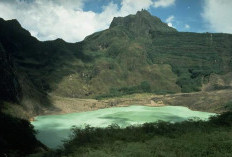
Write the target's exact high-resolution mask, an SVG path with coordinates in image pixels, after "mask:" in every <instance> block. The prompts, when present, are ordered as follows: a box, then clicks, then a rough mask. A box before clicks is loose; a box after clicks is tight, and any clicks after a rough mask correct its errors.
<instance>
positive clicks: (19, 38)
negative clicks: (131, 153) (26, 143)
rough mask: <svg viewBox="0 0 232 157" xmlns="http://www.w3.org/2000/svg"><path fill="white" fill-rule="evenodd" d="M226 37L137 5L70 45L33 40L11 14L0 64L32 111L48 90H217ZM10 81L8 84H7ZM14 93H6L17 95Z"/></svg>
mask: <svg viewBox="0 0 232 157" xmlns="http://www.w3.org/2000/svg"><path fill="white" fill-rule="evenodd" d="M231 41H232V35H229V34H212V33H202V34H199V33H184V32H177V31H176V30H175V29H174V28H171V27H169V26H168V25H167V24H165V23H163V22H162V21H161V20H160V19H159V18H157V17H154V16H151V15H150V14H149V12H147V11H145V10H142V11H139V12H138V13H137V14H136V15H129V16H127V17H118V18H114V20H113V21H112V23H111V25H110V28H109V29H107V30H104V31H101V32H97V33H94V34H92V35H90V36H88V37H86V38H85V40H84V41H82V42H79V43H74V44H70V43H66V42H65V41H63V40H62V39H57V40H54V41H46V42H40V41H38V40H37V39H35V38H34V37H32V36H31V35H30V33H29V32H28V31H26V30H24V29H23V28H22V27H21V26H20V24H19V23H18V22H17V21H16V20H10V21H4V20H3V19H0V44H1V45H2V46H1V47H2V48H1V53H2V52H4V54H7V55H9V56H11V57H10V60H11V61H10V62H12V66H10V64H11V63H10V62H9V63H7V64H5V65H8V64H9V67H12V68H11V69H13V70H12V71H13V72H12V74H11V75H12V76H11V75H10V76H11V78H15V79H16V80H18V82H19V83H18V84H19V88H18V86H17V92H16V93H18V94H16V95H17V96H20V97H21V99H20V103H21V104H22V105H24V106H25V108H27V109H28V110H30V111H31V110H33V112H34V113H36V112H39V110H40V106H41V105H44V106H46V105H49V104H51V103H52V102H50V100H49V96H48V94H49V93H52V94H55V95H58V96H61V97H64V96H65V97H77V98H102V97H112V96H120V95H124V94H131V93H142V92H153V93H158V94H160V93H164V94H165V93H177V92H194V91H200V90H202V85H204V84H208V85H207V88H205V87H206V86H204V90H208V89H210V90H215V89H218V88H217V85H216V84H215V83H213V82H212V79H211V78H212V76H213V75H215V74H216V75H217V77H218V78H219V80H220V78H221V77H224V76H223V75H226V74H228V76H230V75H229V72H231V71H232V42H231ZM5 65H1V67H4V66H5ZM3 69H5V68H3ZM1 73H4V72H1ZM4 75H5V74H4ZM226 76H227V75H226ZM10 80H12V79H9V81H10ZM2 82H3V81H2ZM11 82H12V81H10V82H9V83H7V84H9V87H11V86H12V85H10V84H12V83H11ZM230 82H231V79H230V78H229V77H228V79H227V80H226V83H224V84H221V86H220V88H224V87H225V86H226V88H231V83H230ZM14 86H15V85H13V86H12V88H9V89H13V90H14V91H15V89H14V88H15V87H14ZM214 86H215V87H214ZM18 89H20V90H18ZM1 92H6V93H7V90H6V89H3V90H2V91H1ZM16 95H13V97H14V99H13V98H10V99H11V100H18V98H16V97H17V96H16ZM4 101H7V99H4ZM41 110H42V109H41ZM41 112H42V111H41Z"/></svg>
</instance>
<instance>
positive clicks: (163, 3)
mask: <svg viewBox="0 0 232 157" xmlns="http://www.w3.org/2000/svg"><path fill="white" fill-rule="evenodd" d="M174 4H175V0H156V1H155V2H154V6H155V8H158V7H163V8H165V7H169V6H172V5H174Z"/></svg>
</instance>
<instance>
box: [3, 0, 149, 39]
mask: <svg viewBox="0 0 232 157" xmlns="http://www.w3.org/2000/svg"><path fill="white" fill-rule="evenodd" d="M29 1H30V0H11V1H8V0H1V1H0V10H1V12H0V17H2V18H4V19H6V20H9V19H17V20H18V21H19V22H20V24H21V25H22V26H23V27H24V28H26V29H27V30H29V31H30V33H31V34H32V35H33V36H35V37H37V38H38V39H39V40H53V39H56V38H62V39H64V40H66V41H69V42H76V41H80V40H83V39H84V38H85V37H86V36H87V35H90V34H92V33H94V32H96V31H100V30H103V29H106V28H108V27H109V24H110V22H111V21H112V19H113V17H115V16H126V15H128V14H134V13H136V12H137V11H138V10H141V9H148V8H149V7H150V6H152V5H153V1H152V0H122V1H121V8H118V6H117V5H116V4H114V3H113V2H111V3H109V4H108V5H107V6H103V11H102V12H101V13H95V12H93V11H83V6H84V2H85V1H86V0H66V1H64V0H31V1H30V2H29Z"/></svg>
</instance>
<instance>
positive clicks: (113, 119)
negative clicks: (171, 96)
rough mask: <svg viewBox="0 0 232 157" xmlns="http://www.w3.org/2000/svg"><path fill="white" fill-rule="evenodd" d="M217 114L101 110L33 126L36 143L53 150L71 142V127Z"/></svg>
mask: <svg viewBox="0 0 232 157" xmlns="http://www.w3.org/2000/svg"><path fill="white" fill-rule="evenodd" d="M213 115H215V114H214V113H208V112H199V111H192V110H190V109H188V108H186V107H181V106H163V107H148V106H129V107H115V108H106V109H99V110H96V111H89V112H81V113H70V114H63V115H47V116H38V117H36V118H35V121H33V122H32V125H33V126H34V127H35V130H37V131H38V134H37V139H38V140H40V141H41V142H42V143H44V144H45V145H46V146H48V147H50V148H57V147H58V146H62V143H63V140H67V139H69V136H70V134H71V128H72V126H77V127H84V126H85V125H87V124H88V125H90V126H93V127H106V126H108V125H110V124H118V125H119V126H121V127H126V126H128V125H136V124H143V123H146V122H156V121H158V120H162V121H168V122H173V123H174V122H181V121H184V120H188V119H193V118H198V119H202V120H207V119H208V118H209V117H210V116H213Z"/></svg>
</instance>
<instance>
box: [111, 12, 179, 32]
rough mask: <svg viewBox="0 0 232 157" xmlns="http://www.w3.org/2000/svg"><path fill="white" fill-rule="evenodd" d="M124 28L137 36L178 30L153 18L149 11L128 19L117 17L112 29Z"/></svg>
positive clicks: (138, 13)
mask: <svg viewBox="0 0 232 157" xmlns="http://www.w3.org/2000/svg"><path fill="white" fill-rule="evenodd" d="M115 27H123V28H124V29H126V30H129V31H131V32H133V33H135V34H136V35H141V36H144V35H148V34H149V32H150V31H153V32H177V30H176V29H174V28H172V27H169V26H168V25H167V24H166V23H163V22H162V21H161V20H160V19H159V18H158V17H156V16H152V15H151V14H150V13H149V12H148V11H146V10H142V11H138V12H137V13H136V15H129V16H126V17H115V18H114V19H113V21H112V23H111V25H110V28H115Z"/></svg>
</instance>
